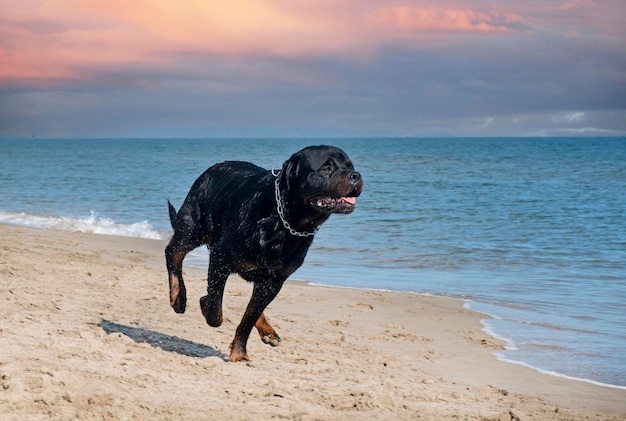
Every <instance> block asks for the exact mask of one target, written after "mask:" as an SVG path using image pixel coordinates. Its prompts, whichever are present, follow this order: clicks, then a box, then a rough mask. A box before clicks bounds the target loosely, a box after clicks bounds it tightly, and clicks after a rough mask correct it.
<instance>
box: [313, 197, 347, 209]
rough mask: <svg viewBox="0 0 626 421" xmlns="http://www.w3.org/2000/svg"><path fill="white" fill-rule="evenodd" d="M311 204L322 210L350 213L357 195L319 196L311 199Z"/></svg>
mask: <svg viewBox="0 0 626 421" xmlns="http://www.w3.org/2000/svg"><path fill="white" fill-rule="evenodd" d="M311 205H312V206H313V207H315V208H317V209H319V210H320V211H323V212H329V213H350V212H352V211H353V210H354V207H355V205H356V197H353V196H346V197H340V198H338V199H334V198H332V197H318V198H316V199H313V200H312V201H311Z"/></svg>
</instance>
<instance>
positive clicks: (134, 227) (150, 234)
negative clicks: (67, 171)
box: [0, 211, 162, 240]
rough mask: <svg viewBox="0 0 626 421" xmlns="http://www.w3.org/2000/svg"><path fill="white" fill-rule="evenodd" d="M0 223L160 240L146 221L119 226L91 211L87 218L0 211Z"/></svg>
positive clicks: (156, 232)
mask: <svg viewBox="0 0 626 421" xmlns="http://www.w3.org/2000/svg"><path fill="white" fill-rule="evenodd" d="M0 223H5V224H13V225H21V226H28V227H35V228H46V229H58V230H64V231H80V232H91V233H94V234H107V235H121V236H124V237H139V238H150V239H154V240H160V239H161V238H162V237H161V235H160V234H159V232H158V231H156V230H155V229H154V228H152V225H150V223H149V222H148V221H141V222H136V223H133V224H120V223H117V222H115V221H113V220H111V219H108V218H99V217H98V214H97V213H96V212H93V211H91V215H90V216H89V217H87V218H71V217H68V216H47V215H34V214H29V213H24V212H18V213H14V212H3V211H0Z"/></svg>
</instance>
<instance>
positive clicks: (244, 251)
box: [165, 146, 363, 362]
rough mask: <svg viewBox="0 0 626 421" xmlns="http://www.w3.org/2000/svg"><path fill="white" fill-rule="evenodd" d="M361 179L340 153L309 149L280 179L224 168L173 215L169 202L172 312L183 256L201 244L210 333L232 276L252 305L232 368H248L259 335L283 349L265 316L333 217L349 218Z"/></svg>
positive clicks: (178, 300)
mask: <svg viewBox="0 0 626 421" xmlns="http://www.w3.org/2000/svg"><path fill="white" fill-rule="evenodd" d="M362 191H363V178H362V177H361V174H360V173H358V172H357V171H355V169H354V166H353V164H352V161H351V160H350V159H349V158H348V156H347V155H346V153H345V152H343V151H342V150H341V149H339V148H336V147H333V146H310V147H307V148H304V149H302V150H301V151H299V152H296V153H295V154H293V155H292V156H291V157H290V158H289V159H288V160H287V161H285V163H284V164H283V166H282V168H281V169H280V171H276V170H266V169H263V168H260V167H258V166H256V165H254V164H251V163H249V162H240V161H227V162H223V163H221V164H216V165H214V166H212V167H210V168H209V169H207V170H206V171H205V172H204V173H203V174H202V175H200V177H198V179H197V180H196V181H195V182H194V183H193V185H192V186H191V189H190V191H189V193H188V194H187V197H186V199H185V201H184V202H183V204H182V206H181V208H180V209H179V211H178V212H176V209H175V208H174V207H173V206H172V204H171V203H170V202H169V201H168V208H169V216H170V222H171V224H172V228H173V229H174V234H173V236H172V238H171V240H170V242H169V244H168V245H167V247H166V248H165V260H166V265H167V272H168V281H169V293H170V297H169V298H170V305H171V306H172V308H173V309H174V311H175V312H176V313H184V312H185V308H186V306H187V294H186V290H185V283H184V281H183V272H182V265H183V259H184V258H185V255H186V254H187V253H189V252H190V251H191V250H193V249H195V248H196V247H199V246H201V245H203V244H205V245H207V246H208V248H209V252H210V261H209V270H208V279H207V284H208V286H207V295H206V296H204V297H202V298H200V309H201V311H202V314H203V316H204V318H205V319H206V322H207V323H208V324H209V325H210V326H213V327H218V326H220V325H221V324H222V321H223V317H222V297H223V295H224V286H225V285H226V281H227V278H228V276H229V275H230V274H232V273H237V274H239V275H240V276H241V277H242V278H243V279H245V280H246V281H248V282H252V283H253V284H254V286H253V292H252V297H251V298H250V302H249V303H248V306H247V308H246V310H245V312H244V315H243V317H242V319H241V322H240V324H239V325H238V326H237V329H236V332H235V338H234V339H233V341H232V343H231V345H230V355H229V361H232V362H236V361H249V360H250V359H249V357H248V353H247V351H246V345H247V342H248V338H249V336H250V332H251V331H252V328H253V327H256V328H257V330H258V332H259V334H260V335H261V339H262V340H263V342H264V343H266V344H269V345H271V346H277V345H279V344H280V341H281V339H280V337H279V336H278V334H277V333H276V331H275V330H274V328H273V327H272V326H271V325H270V324H269V323H268V321H267V319H266V318H265V314H264V311H265V308H266V307H267V305H268V304H269V303H270V302H271V301H272V300H273V299H274V298H275V297H276V295H277V294H278V292H279V291H280V289H281V287H282V286H283V283H284V282H285V280H286V279H287V277H289V276H290V275H291V274H292V273H293V272H295V271H296V269H298V268H299V267H300V266H301V265H302V263H303V262H304V258H305V256H306V254H307V251H308V249H309V247H310V246H311V243H312V242H313V238H314V236H315V233H316V232H317V230H318V228H319V227H320V225H322V224H323V223H324V222H325V221H326V220H327V219H328V218H329V216H330V215H331V214H333V213H337V214H349V213H351V212H352V211H353V210H354V208H355V204H356V198H357V197H358V196H359V195H360V194H361V192H362Z"/></svg>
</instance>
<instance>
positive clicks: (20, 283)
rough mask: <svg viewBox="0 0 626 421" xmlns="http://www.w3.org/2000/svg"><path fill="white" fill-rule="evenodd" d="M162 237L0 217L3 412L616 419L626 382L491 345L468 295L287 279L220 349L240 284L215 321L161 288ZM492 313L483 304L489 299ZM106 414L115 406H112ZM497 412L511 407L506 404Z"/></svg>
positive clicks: (196, 278) (201, 278) (188, 270)
mask: <svg viewBox="0 0 626 421" xmlns="http://www.w3.org/2000/svg"><path fill="white" fill-rule="evenodd" d="M164 244H165V240H150V239H141V238H134V237H116V236H109V235H102V234H85V233H79V232H72V231H54V230H48V229H36V228H28V227H22V226H14V225H4V224H0V251H1V254H0V273H1V274H2V278H4V282H3V283H2V285H0V295H1V296H2V298H3V301H4V306H3V308H2V309H0V320H1V322H0V343H1V344H2V345H1V346H2V349H3V355H2V356H1V357H0V379H1V380H0V383H1V385H2V388H0V414H8V415H9V418H8V419H24V417H32V416H36V417H37V419H67V418H70V417H73V416H76V417H78V418H99V417H102V418H107V417H109V418H120V416H122V417H129V418H132V417H133V416H135V417H142V418H143V417H147V416H150V417H151V418H155V419H171V418H172V417H175V418H176V417H177V418H179V419H188V418H198V419H203V418H207V416H208V415H207V414H209V412H207V411H208V410H209V409H210V411H211V412H210V414H211V416H214V417H218V418H222V419H254V418H255V417H256V418H271V417H287V418H291V419H362V418H363V417H369V418H371V419H384V418H389V417H393V416H395V417H398V418H401V419H411V418H417V417H418V416H419V417H420V419H441V418H444V419H445V418H451V417H453V416H460V417H464V418H466V419H494V420H497V419H511V417H513V414H515V416H516V417H518V418H520V419H526V418H527V417H534V418H541V419H548V420H550V419H554V420H565V419H568V420H569V419H581V420H582V419H607V420H611V419H615V420H617V419H623V418H624V417H625V416H626V403H624V402H626V392H625V391H624V389H621V388H619V386H618V387H612V386H611V385H606V386H605V385H597V384H593V383H588V382H586V381H584V380H571V379H568V378H565V377H562V376H560V375H552V374H547V373H542V372H541V371H538V370H536V369H534V368H530V367H527V366H524V365H521V364H519V363H515V362H509V361H502V360H500V359H498V358H497V356H496V355H494V351H495V350H497V349H502V346H503V345H504V341H503V340H500V339H498V338H495V337H493V336H491V335H489V334H488V332H485V331H484V328H483V325H482V324H481V323H480V320H481V319H484V318H485V315H484V313H479V312H476V311H474V310H469V309H466V308H464V304H463V303H464V300H462V299H460V298H458V299H457V298H454V297H441V296H436V295H425V294H417V293H405V292H395V291H380V290H367V289H358V288H350V287H327V286H320V285H314V284H311V283H308V282H306V281H301V280H289V281H288V282H287V283H286V284H285V287H284V288H283V290H282V291H281V292H280V294H279V295H278V297H277V298H276V299H275V300H274V302H273V303H272V304H271V305H270V307H269V308H268V312H267V315H268V318H270V319H271V320H272V323H273V324H274V325H275V327H276V329H277V331H278V333H279V335H281V337H282V338H283V343H282V344H281V346H279V347H277V348H271V347H268V346H266V345H264V344H263V343H262V342H261V341H260V340H259V339H258V337H256V334H255V333H253V334H252V335H251V337H250V342H249V353H250V357H251V359H252V361H251V362H250V363H237V364H232V363H226V362H224V360H223V357H224V355H226V354H227V353H228V345H229V343H230V341H231V340H232V336H233V335H234V328H235V327H236V325H237V324H238V322H239V319H240V317H241V315H242V312H243V308H244V307H245V304H246V303H247V300H248V297H249V292H250V285H249V284H247V283H245V282H244V281H242V280H241V279H240V278H237V277H231V279H230V280H229V282H228V284H227V286H226V293H225V296H224V316H225V322H224V325H223V326H222V327H220V328H217V329H214V328H210V327H209V326H207V325H206V324H205V322H204V320H203V319H202V316H201V314H200V312H199V311H198V308H197V300H198V298H199V297H200V296H201V295H203V294H204V288H205V287H204V285H205V282H206V279H205V277H206V273H205V270H203V269H199V268H194V267H189V266H186V267H185V276H186V279H187V288H188V294H189V299H190V302H189V309H188V310H187V312H186V313H185V314H183V315H177V314H175V313H174V312H173V311H172V310H171V308H169V305H168V300H167V277H166V273H165V268H164V260H163V247H164ZM487 316H488V315H487ZM107 414H110V416H109V415H107ZM506 416H508V417H509V418H506Z"/></svg>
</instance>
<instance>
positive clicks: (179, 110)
mask: <svg viewBox="0 0 626 421" xmlns="http://www.w3.org/2000/svg"><path fill="white" fill-rule="evenodd" d="M33 136H35V137H39V138H46V137H77V138H82V137H84V138H102V137H129V138H132V137H239V136H241V137H268V136H270V137H344V136H353V137H361V136H366V137H378V136H390V137H391V136H416V137H430V136H461V137H465V136H626V1H624V0H544V1H537V0H507V1H504V0H501V1H491V0H473V1H467V0H466V1H461V0H432V1H431V0H427V1H408V0H256V1H255V0H229V1H227V2H225V1H219V2H218V1H212V0H180V1H176V2H174V1H170V0H132V1H129V0H19V1H16V0H0V138H12V137H16V138H24V137H33Z"/></svg>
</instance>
